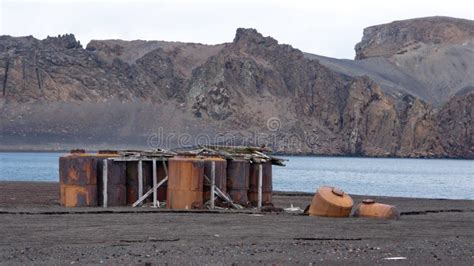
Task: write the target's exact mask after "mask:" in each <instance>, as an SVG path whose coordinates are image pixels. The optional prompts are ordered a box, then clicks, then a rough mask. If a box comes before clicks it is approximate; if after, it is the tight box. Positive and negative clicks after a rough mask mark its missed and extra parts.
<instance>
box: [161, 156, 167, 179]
mask: <svg viewBox="0 0 474 266" xmlns="http://www.w3.org/2000/svg"><path fill="white" fill-rule="evenodd" d="M161 163H162V164H163V168H164V169H165V176H168V168H167V167H166V163H165V160H162V161H161Z"/></svg>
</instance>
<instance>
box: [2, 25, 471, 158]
mask: <svg viewBox="0 0 474 266" xmlns="http://www.w3.org/2000/svg"><path fill="white" fill-rule="evenodd" d="M428 20H432V19H431V18H430V19H428ZM420 21H422V22H423V23H420V25H419V28H420V29H418V28H416V29H417V32H418V31H419V32H425V31H428V30H429V29H430V28H432V27H435V26H433V25H431V24H430V23H425V22H424V20H420ZM453 21H457V20H453ZM433 23H434V22H433ZM453 23H454V22H453ZM456 23H457V22H456ZM459 23H461V24H462V23H465V24H466V25H467V26H466V27H464V28H463V27H459V29H460V31H461V33H459V34H458V35H456V36H454V35H452V34H451V35H450V34H445V35H446V36H449V38H447V37H446V39H444V38H442V37H443V36H445V35H443V34H438V35H439V36H440V37H436V38H437V39H436V40H435V41H433V43H429V44H426V45H443V47H448V46H452V45H461V46H463V45H464V43H465V42H466V43H467V44H466V45H465V46H470V45H472V42H470V40H469V39H468V37H469V36H471V37H472V36H473V35H472V34H471V33H472V24H469V23H472V22H471V21H464V20H462V21H461V22H459ZM415 24H417V25H418V23H415ZM434 24H436V23H434ZM388 25H391V24H388ZM436 25H438V24H436ZM470 25H471V26H470ZM386 27H388V26H383V25H382V26H378V28H377V29H378V31H384V29H385V28H386ZM390 27H391V26H390ZM400 27H401V26H400ZM424 27H428V28H427V29H425V31H423V30H421V29H423V28H424ZM436 27H439V28H440V29H442V26H436ZM466 28H467V29H466ZM367 32H369V33H367ZM389 32H394V30H389ZM435 32H439V30H436V31H435ZM394 34H396V33H394ZM366 35H367V36H364V39H363V42H362V43H363V44H359V45H358V46H357V47H358V48H357V50H358V58H359V57H361V56H359V54H363V55H364V56H362V57H369V56H374V55H377V57H370V58H366V59H361V60H356V61H355V62H359V61H364V60H374V59H377V60H380V59H382V60H386V61H384V63H386V64H391V66H393V65H395V66H394V67H396V69H397V71H399V72H400V73H401V74H400V75H402V74H403V75H405V76H406V77H412V79H415V81H416V82H419V81H418V80H417V79H416V78H417V77H416V75H413V73H406V72H404V71H405V68H403V67H399V66H398V65H396V64H394V63H393V61H391V60H392V57H393V56H394V55H389V52H388V51H392V50H395V48H393V47H392V46H393V45H392V41H387V43H389V44H390V45H391V46H390V47H387V49H386V51H387V52H383V54H380V53H381V52H380V51H385V50H384V49H382V48H381V47H383V43H384V40H385V38H389V37H387V36H390V38H395V39H397V38H396V37H393V36H392V35H390V34H388V33H384V34H377V30H370V31H367V30H366ZM386 35H387V36H386ZM406 35H407V36H406V38H407V40H408V39H410V40H411V39H413V38H415V37H410V36H412V35H413V36H424V35H423V34H421V33H416V34H415V33H414V34H411V33H410V34H406ZM425 35H426V36H432V34H431V33H426V34H425ZM438 35H437V36H438ZM371 36H372V37H371ZM373 36H377V37H373ZM417 38H418V37H416V38H415V39H413V41H416V42H420V43H421V42H422V41H424V40H425V39H417ZM420 38H421V37H420ZM433 38H434V37H433ZM371 39H374V40H378V42H379V43H377V45H375V44H371V43H372V42H373V41H371ZM379 39H380V40H379ZM438 39H439V40H440V41H438ZM397 40H398V39H397ZM402 42H403V40H400V43H402ZM459 42H462V43H461V44H459ZM374 45H375V46H374ZM420 45H425V43H422V44H420ZM374 47H375V48H374ZM438 48H439V47H438ZM371 49H372V50H371ZM419 49H420V48H416V49H415V52H416V53H417V55H418V50H419ZM430 49H434V48H433V47H431V46H430ZM359 51H360V52H359ZM446 51H447V50H446ZM410 53H411V51H407V52H404V53H402V54H401V55H404V56H408V55H410ZM398 55H399V53H398V50H397V52H396V53H395V56H398ZM448 55H450V56H448ZM443 56H445V57H447V58H448V57H449V58H450V60H451V57H453V58H455V59H452V60H461V59H459V58H457V56H458V55H456V54H450V53H448V52H446V53H445V54H443ZM464 59H465V60H467V59H466V58H464ZM407 60H408V59H407ZM422 60H424V58H423V57H422ZM353 62H354V61H344V60H343V61H341V60H337V59H329V58H323V57H319V56H315V55H309V54H304V53H303V52H301V51H299V50H297V49H294V48H292V47H291V46H289V45H282V44H279V43H278V42H277V41H276V40H274V39H273V38H271V37H263V36H262V35H261V34H260V33H258V32H257V31H255V30H253V29H238V30H237V33H236V36H235V38H234V40H233V42H231V43H226V44H221V45H202V44H192V43H173V42H161V41H121V40H105V41H92V42H90V43H89V44H88V45H87V47H86V49H84V48H83V47H82V46H81V45H80V44H79V43H78V42H77V41H76V40H75V38H74V36H73V35H63V36H58V37H50V38H47V39H45V40H36V39H34V38H33V37H9V36H2V37H0V75H2V76H0V80H3V84H2V85H3V86H2V94H1V97H0V148H3V149H45V148H48V149H51V148H54V149H61V148H70V147H78V146H82V147H87V148H103V147H117V148H120V147H144V146H146V145H152V146H162V147H175V146H189V145H194V144H196V143H208V142H212V143H222V142H232V143H233V144H243V143H245V144H254V145H256V144H258V145H260V144H267V145H272V146H273V147H274V149H275V150H276V151H278V152H286V153H299V154H301V153H311V154H327V155H357V156H403V157H407V156H415V157H417V156H430V157H465V158H474V147H473V142H472V118H471V117H472V116H471V114H472V111H473V110H472V108H473V104H472V101H473V97H472V91H473V90H472V87H469V86H468V85H470V86H472V84H474V83H471V81H470V80H469V79H466V80H464V79H463V82H465V83H466V84H465V85H466V86H464V87H463V88H462V89H453V90H452V91H451V90H450V92H447V93H446V95H443V96H439V97H440V99H441V98H442V99H443V100H442V101H440V103H439V104H438V105H436V104H434V103H435V102H434V101H430V98H428V97H423V95H422V96H420V95H419V94H420V93H421V91H424V90H425V89H426V87H427V85H426V84H424V83H421V82H419V83H420V85H419V86H420V87H419V88H417V87H411V86H405V83H404V82H405V80H404V79H402V78H403V77H405V76H401V79H400V80H398V81H397V80H389V81H390V82H391V83H390V82H388V81H386V82H380V81H381V80H382V81H384V79H383V78H386V76H383V75H381V76H382V79H378V78H377V76H376V75H373V73H372V72H371V71H369V70H370V69H369V70H366V71H365V72H367V73H362V75H359V74H360V71H359V69H361V67H359V65H357V63H356V64H355V63H353ZM471 64H472V62H466V66H467V68H466V69H467V70H466V71H467V72H468V73H467V74H470V73H471V74H472V72H470V73H469V71H471V70H472V65H471ZM369 65H370V64H369ZM407 65H408V66H409V65H410V64H409V63H407ZM351 71H352V72H351ZM357 71H359V72H357ZM433 71H438V69H436V68H434V66H433ZM442 74H443V73H439V74H438V75H442ZM394 77H398V76H397V75H395V76H394ZM460 79H462V78H460ZM461 83H462V82H461ZM461 83H459V84H461ZM387 84H389V85H390V84H396V86H388V85H387ZM407 84H408V83H407ZM456 84H458V83H456ZM463 84H464V83H463ZM397 86H398V87H397ZM459 86H461V85H459ZM417 89H419V90H420V92H419V91H417ZM430 90H431V87H430ZM435 91H436V90H435ZM454 92H455V93H454ZM437 97H438V96H437ZM444 97H445V98H447V99H445V98H444ZM433 106H435V107H433Z"/></svg>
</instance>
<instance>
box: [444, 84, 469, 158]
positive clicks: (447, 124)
mask: <svg viewBox="0 0 474 266" xmlns="http://www.w3.org/2000/svg"><path fill="white" fill-rule="evenodd" d="M473 120H474V88H470V90H469V91H467V92H464V93H463V94H460V95H456V96H454V97H453V98H452V99H451V100H450V101H449V102H448V103H446V104H445V105H444V106H443V108H442V109H441V110H440V111H439V113H438V121H437V122H438V123H437V126H438V131H439V132H440V140H441V143H442V144H443V146H444V147H445V149H446V151H447V153H448V154H450V155H451V156H454V157H468V158H474V127H473Z"/></svg>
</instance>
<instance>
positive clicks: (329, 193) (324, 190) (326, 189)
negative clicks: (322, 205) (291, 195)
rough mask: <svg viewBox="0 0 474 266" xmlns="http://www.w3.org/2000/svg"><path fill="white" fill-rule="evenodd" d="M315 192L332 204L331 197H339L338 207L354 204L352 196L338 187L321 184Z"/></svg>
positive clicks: (349, 206)
mask: <svg viewBox="0 0 474 266" xmlns="http://www.w3.org/2000/svg"><path fill="white" fill-rule="evenodd" d="M316 193H317V194H319V195H320V197H321V198H323V199H324V200H325V201H327V202H328V203H331V204H334V203H333V199H334V197H336V198H340V201H338V203H339V204H340V207H343V208H352V206H354V201H353V200H352V198H351V197H350V196H349V195H348V194H347V193H346V192H344V190H342V189H340V188H336V187H330V186H322V187H320V188H319V189H318V190H317V191H316Z"/></svg>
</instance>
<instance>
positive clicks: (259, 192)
mask: <svg viewBox="0 0 474 266" xmlns="http://www.w3.org/2000/svg"><path fill="white" fill-rule="evenodd" d="M262 172H263V171H262V164H261V163H260V164H258V208H262V179H263V178H262Z"/></svg>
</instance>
